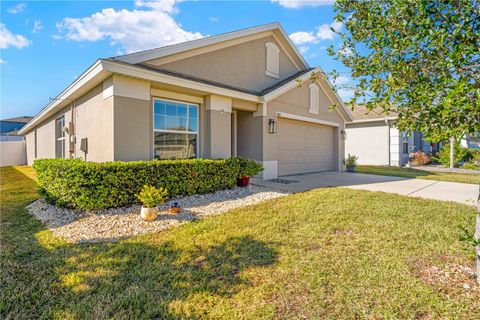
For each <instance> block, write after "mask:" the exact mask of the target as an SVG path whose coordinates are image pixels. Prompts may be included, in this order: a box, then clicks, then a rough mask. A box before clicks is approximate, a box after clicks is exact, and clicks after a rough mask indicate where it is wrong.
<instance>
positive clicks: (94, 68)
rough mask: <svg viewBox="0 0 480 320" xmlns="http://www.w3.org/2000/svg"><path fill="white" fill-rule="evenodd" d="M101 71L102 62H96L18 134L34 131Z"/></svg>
mask: <svg viewBox="0 0 480 320" xmlns="http://www.w3.org/2000/svg"><path fill="white" fill-rule="evenodd" d="M101 71H103V66H102V60H101V59H99V60H97V61H95V63H94V64H93V65H91V66H90V67H89V68H88V69H87V70H86V71H85V72H84V73H82V74H81V75H80V76H79V77H78V78H77V79H75V81H73V82H72V83H71V84H70V85H69V86H68V87H67V88H66V89H65V90H63V91H62V92H61V93H60V94H58V95H57V96H56V97H55V98H53V99H52V101H51V102H50V103H49V104H47V105H46V106H45V107H44V108H43V109H42V110H41V111H40V112H39V113H38V114H37V115H36V116H35V117H33V119H32V120H30V121H29V122H28V123H27V124H26V125H25V126H24V127H23V128H22V129H20V130H19V131H18V134H19V135H23V134H25V133H26V132H28V131H29V129H32V127H33V126H34V125H35V124H38V123H39V122H40V121H41V120H43V118H44V116H45V115H46V114H47V113H48V112H50V111H51V110H53V109H54V108H56V107H57V106H59V105H61V104H62V102H64V101H66V100H68V99H69V97H70V96H72V95H73V94H74V93H75V92H76V91H77V90H78V89H79V88H80V87H82V86H83V85H84V84H85V83H87V82H88V81H89V80H90V79H91V78H93V77H94V76H96V75H98V74H99V73H100V72H101ZM87 77H88V79H87ZM82 82H85V83H82ZM75 87H78V88H75Z"/></svg>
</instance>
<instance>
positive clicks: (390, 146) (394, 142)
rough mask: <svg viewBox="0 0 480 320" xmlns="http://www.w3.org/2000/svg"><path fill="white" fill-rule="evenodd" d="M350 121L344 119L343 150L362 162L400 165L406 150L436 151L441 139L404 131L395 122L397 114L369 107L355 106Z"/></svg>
mask: <svg viewBox="0 0 480 320" xmlns="http://www.w3.org/2000/svg"><path fill="white" fill-rule="evenodd" d="M352 114H353V119H354V120H353V121H351V122H348V123H346V132H347V139H346V142H345V153H346V154H352V155H356V156H358V164H361V165H390V166H403V165H405V164H406V163H407V162H408V160H409V154H410V153H412V152H416V151H423V152H426V153H431V154H435V153H436V152H437V151H439V148H440V147H441V144H440V143H432V142H430V141H427V140H425V139H424V137H423V134H422V133H420V132H416V131H415V132H413V133H410V134H408V133H406V132H403V131H400V130H398V129H397V128H396V127H395V125H394V123H395V120H396V118H397V115H396V114H395V113H393V112H391V113H388V114H385V113H383V112H382V111H381V110H379V109H373V110H368V109H367V108H366V107H365V106H361V105H359V106H355V107H354V110H353V111H352Z"/></svg>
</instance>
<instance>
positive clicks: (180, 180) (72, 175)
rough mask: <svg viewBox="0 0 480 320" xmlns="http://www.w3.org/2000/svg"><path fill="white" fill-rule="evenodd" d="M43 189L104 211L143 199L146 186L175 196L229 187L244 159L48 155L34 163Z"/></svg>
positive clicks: (50, 196)
mask: <svg viewBox="0 0 480 320" xmlns="http://www.w3.org/2000/svg"><path fill="white" fill-rule="evenodd" d="M34 168H35V170H36V171H37V177H38V184H39V188H40V193H41V194H42V195H43V196H44V197H45V198H46V199H47V201H50V202H54V203H56V204H57V205H61V206H68V207H73V208H80V209H87V210H91V209H103V208H113V207H121V206H126V205H132V204H135V203H138V199H137V197H136V195H137V194H138V193H139V192H140V191H141V189H142V188H143V186H144V185H146V184H147V185H150V186H153V187H156V188H164V189H166V190H168V196H169V197H175V196H185V195H192V194H202V193H209V192H214V191H217V190H221V189H229V188H233V187H234V186H235V183H236V180H237V177H238V176H239V172H240V160H239V159H238V158H232V159H226V160H207V159H192V160H151V161H132V162H123V161H115V162H104V163H96V162H85V161H83V160H80V159H43V160H36V161H35V162H34Z"/></svg>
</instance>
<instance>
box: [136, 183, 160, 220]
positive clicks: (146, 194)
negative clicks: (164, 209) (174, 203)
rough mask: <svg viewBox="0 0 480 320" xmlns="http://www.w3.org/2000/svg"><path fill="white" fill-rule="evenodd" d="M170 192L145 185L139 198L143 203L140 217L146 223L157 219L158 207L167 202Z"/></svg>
mask: <svg viewBox="0 0 480 320" xmlns="http://www.w3.org/2000/svg"><path fill="white" fill-rule="evenodd" d="M167 196H168V192H167V190H165V189H164V188H155V187H153V186H149V185H144V186H143V188H142V190H141V191H140V193H139V194H138V195H137V198H138V199H139V200H140V201H141V202H142V203H143V206H142V210H141V212H140V216H141V217H142V219H143V220H145V221H153V220H155V219H156V218H157V215H158V214H157V209H156V208H155V207H156V206H158V205H161V204H162V203H164V202H165V201H166V200H167Z"/></svg>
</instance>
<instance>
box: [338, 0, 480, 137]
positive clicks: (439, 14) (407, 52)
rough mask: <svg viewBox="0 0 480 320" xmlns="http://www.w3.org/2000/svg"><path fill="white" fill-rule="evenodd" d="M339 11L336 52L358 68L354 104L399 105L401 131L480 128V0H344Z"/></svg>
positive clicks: (455, 132) (445, 132)
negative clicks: (339, 29) (338, 35)
mask: <svg viewBox="0 0 480 320" xmlns="http://www.w3.org/2000/svg"><path fill="white" fill-rule="evenodd" d="M335 10H336V17H335V18H336V20H337V21H340V22H342V23H344V28H343V30H342V31H337V32H339V33H340V35H341V39H342V42H341V45H340V47H339V48H335V49H334V48H333V47H330V48H329V53H330V54H331V55H333V56H334V57H335V58H336V59H338V60H340V61H341V62H343V64H344V65H345V66H347V67H349V68H350V69H351V74H352V77H353V79H354V83H355V96H354V98H353V99H352V101H351V103H352V106H354V105H355V104H359V103H362V104H365V105H367V107H368V108H375V107H381V108H382V109H383V110H384V111H385V112H388V111H395V112H397V113H398V120H397V123H396V125H397V127H398V128H399V129H401V130H405V131H414V130H417V131H420V132H423V133H425V135H426V136H427V138H430V139H431V140H432V141H443V140H446V139H448V138H450V137H455V138H456V139H460V138H461V137H463V136H464V134H465V133H474V132H475V131H477V132H479V131H480V102H479V101H480V5H479V1H475V0H456V1H440V0H438V1H437V0H372V1H367V0H365V1H362V0H338V1H337V2H336V4H335ZM337 76H338V74H336V73H335V72H334V74H333V77H334V78H335V77H337Z"/></svg>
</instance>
